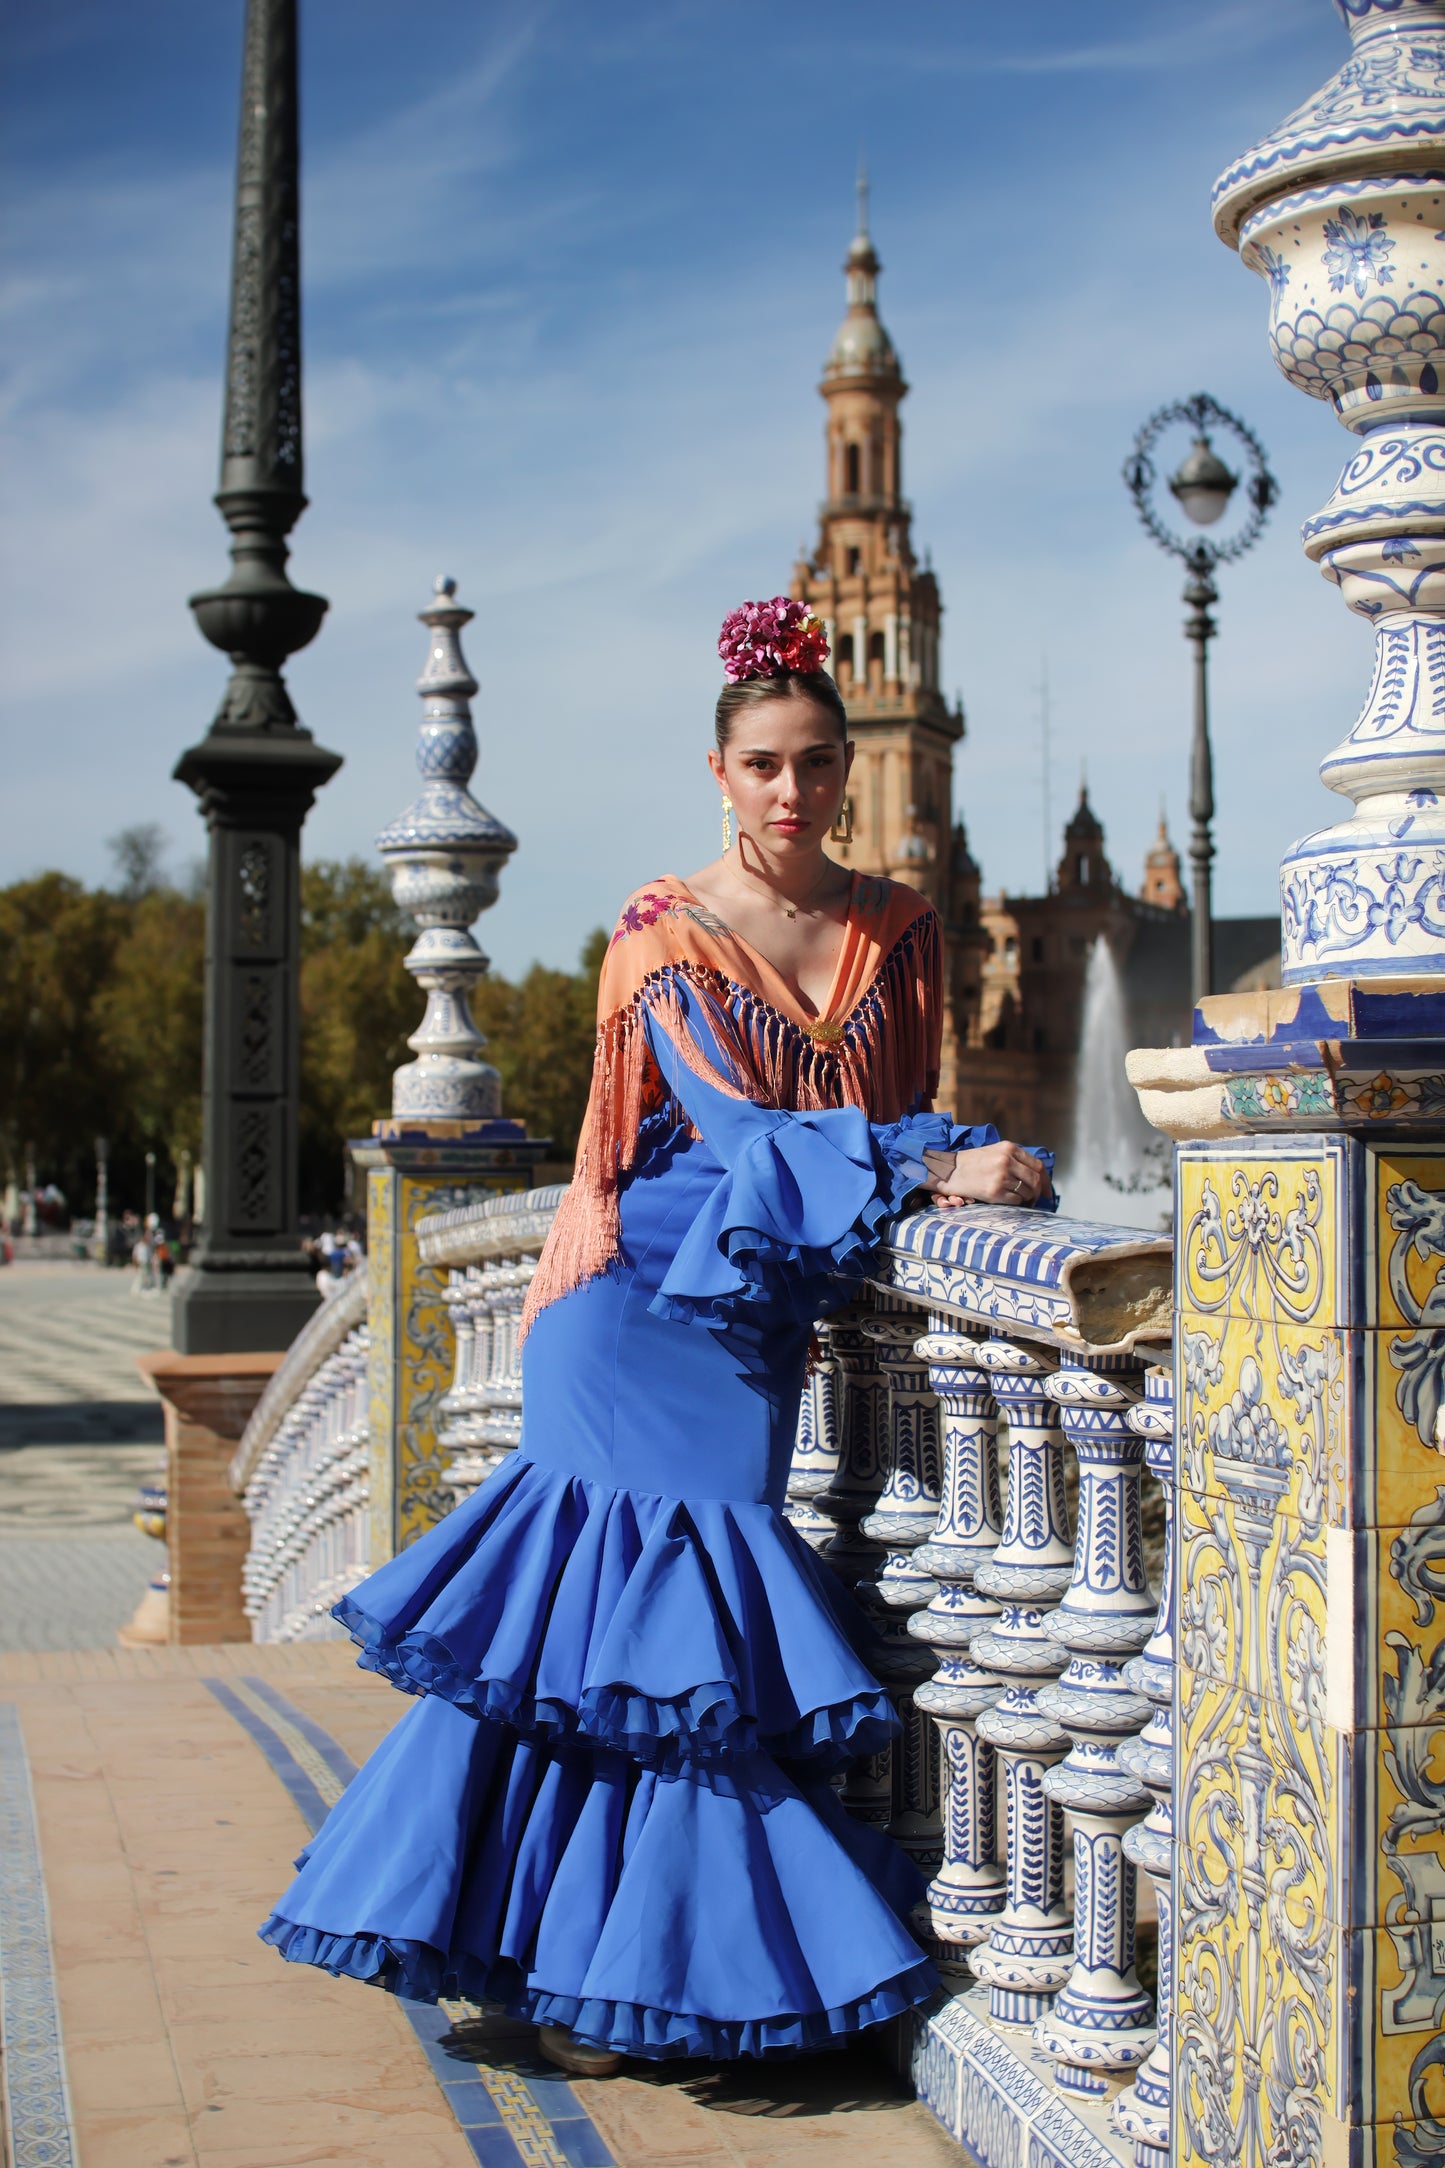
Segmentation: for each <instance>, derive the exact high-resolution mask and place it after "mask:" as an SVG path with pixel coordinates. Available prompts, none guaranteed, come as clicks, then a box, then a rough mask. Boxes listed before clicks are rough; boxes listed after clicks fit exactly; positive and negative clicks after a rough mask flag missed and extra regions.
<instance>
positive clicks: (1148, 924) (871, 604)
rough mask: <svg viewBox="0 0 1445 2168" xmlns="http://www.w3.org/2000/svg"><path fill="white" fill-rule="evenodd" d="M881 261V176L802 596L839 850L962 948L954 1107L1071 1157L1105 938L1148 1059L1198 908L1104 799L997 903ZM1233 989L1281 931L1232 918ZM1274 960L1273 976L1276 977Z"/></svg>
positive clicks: (1225, 956) (955, 969) (1223, 968)
mask: <svg viewBox="0 0 1445 2168" xmlns="http://www.w3.org/2000/svg"><path fill="white" fill-rule="evenodd" d="M880 268H881V266H880V263H879V259H878V254H877V251H876V250H875V248H874V246H873V240H872V236H871V234H870V232H869V225H868V192H867V182H866V179H864V178H862V177H861V176H860V179H859V184H858V231H857V233H856V235H855V236H854V239H853V242H852V245H851V247H850V248H849V250H848V255H847V258H846V260H845V262H844V265H843V273H844V277H845V279H846V281H847V298H848V305H847V312H846V314H845V316H844V318H843V321H842V324H841V325H840V326H839V329H838V334H837V337H836V338H835V339H834V341H833V345H832V348H831V349H830V351H829V354H828V358H827V360H826V362H825V363H824V365H823V375H822V381H821V383H820V384H819V387H818V388H819V391H820V393H821V395H822V398H823V400H824V402H825V404H826V406H827V410H828V412H827V422H826V425H825V494H824V497H823V501H822V503H821V505H820V506H819V512H818V534H817V540H816V542H815V544H814V546H813V550H812V553H811V555H809V556H805V557H802V558H800V559H799V560H798V562H797V563H796V564H795V565H794V567H793V576H792V582H791V587H790V592H791V593H792V594H793V595H794V596H795V597H796V598H797V599H798V600H799V601H803V602H806V603H807V604H808V606H809V608H810V609H811V610H812V611H813V612H814V614H815V615H816V616H817V617H819V618H821V619H822V621H823V624H824V626H825V628H826V630H827V635H828V644H829V646H830V648H831V649H832V653H833V660H832V669H833V671H834V674H835V676H836V678H837V682H838V689H839V691H840V692H841V693H842V695H843V698H844V700H845V702H846V703H847V708H848V719H849V727H850V730H851V733H852V736H853V740H854V742H855V744H856V746H857V755H856V758H855V761H854V767H853V777H852V788H851V793H850V798H849V806H850V809H851V813H852V828H853V833H852V838H851V841H849V842H847V843H841V844H838V845H837V846H836V849H837V852H838V855H839V857H840V858H842V859H844V860H845V861H846V862H847V863H848V864H849V865H853V866H856V867H857V868H858V870H859V871H860V872H863V873H878V874H886V875H888V876H890V877H891V878H892V879H894V880H899V881H907V882H908V883H910V885H911V886H913V887H914V888H918V889H921V890H922V891H923V892H924V894H925V895H927V896H928V897H929V899H930V901H931V902H932V903H933V904H934V905H935V907H936V908H937V910H938V913H939V916H940V918H941V919H942V921H943V926H944V932H945V941H946V955H947V964H946V985H945V998H946V1015H945V1024H944V1046H943V1079H942V1086H941V1094H940V1099H941V1104H943V1105H945V1106H949V1107H951V1108H952V1109H953V1110H954V1111H955V1112H956V1114H957V1116H958V1118H959V1119H960V1120H963V1121H978V1122H982V1121H992V1122H996V1123H997V1124H998V1127H999V1129H1000V1130H1001V1131H1002V1132H1003V1133H1004V1134H1005V1135H1013V1136H1016V1137H1021V1138H1031V1139H1037V1140H1039V1141H1048V1142H1053V1143H1056V1144H1058V1145H1061V1146H1062V1145H1064V1144H1066V1142H1067V1139H1068V1135H1069V1129H1070V1123H1071V1118H1072V1101H1073V1070H1074V1057H1075V1054H1076V1051H1077V1048H1078V1041H1079V1029H1080V1023H1081V1018H1082V1009H1083V991H1084V977H1085V973H1086V971H1087V968H1088V959H1089V952H1090V950H1091V949H1092V947H1093V944H1094V942H1095V940H1096V939H1097V938H1098V937H1099V935H1100V934H1102V935H1103V936H1104V937H1105V938H1106V939H1107V940H1108V941H1109V943H1110V945H1111V946H1112V948H1113V949H1114V953H1115V956H1116V957H1117V959H1118V961H1119V965H1120V969H1121V971H1122V973H1123V975H1124V982H1125V992H1126V998H1127V1000H1128V1004H1129V1011H1130V1024H1131V1027H1132V1028H1133V1030H1134V1032H1135V1034H1136V1037H1137V1038H1138V1040H1139V1041H1140V1042H1142V1043H1146V1044H1151V1043H1152V1044H1154V1045H1160V1044H1170V1043H1179V1042H1181V1041H1185V1040H1187V1038H1188V1034H1189V1018H1190V1003H1189V909H1188V899H1187V897H1186V895H1185V892H1184V885H1183V882H1182V880H1181V878H1180V866H1179V855H1178V853H1177V851H1176V850H1175V849H1174V846H1173V845H1172V843H1171V842H1170V841H1169V837H1168V834H1167V832H1166V830H1165V825H1164V821H1163V818H1162V816H1161V819H1160V823H1159V834H1158V837H1157V839H1156V841H1155V843H1154V844H1153V846H1152V847H1151V849H1150V850H1149V852H1148V855H1147V857H1146V859H1145V864H1144V880H1143V886H1142V889H1141V892H1140V894H1139V895H1137V896H1136V895H1131V894H1130V893H1129V892H1128V891H1127V890H1126V889H1125V888H1124V887H1123V886H1122V884H1121V883H1120V882H1119V880H1118V879H1117V877H1116V875H1115V873H1114V870H1113V868H1112V867H1111V865H1110V863H1109V860H1108V857H1107V854H1106V852H1105V848H1104V830H1103V827H1102V824H1101V823H1100V821H1099V819H1098V816H1097V814H1096V813H1095V812H1094V809H1093V807H1092V806H1091V805H1090V804H1089V799H1088V793H1087V791H1081V793H1080V798H1079V804H1078V807H1077V809H1076V810H1075V812H1074V814H1073V817H1072V819H1071V820H1070V821H1069V823H1068V826H1067V827H1066V829H1065V831H1064V838H1063V845H1064V847H1063V854H1062V856H1061V858H1060V860H1059V865H1058V871H1057V875H1056V877H1055V879H1054V881H1053V883H1052V885H1051V886H1050V889H1049V892H1048V894H1047V895H1043V896H1005V895H998V896H994V897H990V898H987V899H985V898H984V896H983V892H982V875H981V872H980V868H979V866H978V863H977V861H976V860H975V859H974V857H973V855H972V853H971V852H970V850H969V847H968V838H967V835H966V833H965V829H964V825H963V822H962V820H961V819H959V818H958V817H956V815H955V813H954V810H953V751H954V747H955V746H956V745H957V744H958V743H959V742H960V740H961V739H962V738H963V736H964V730H965V723H964V713H963V706H962V702H961V701H959V700H957V699H955V701H954V703H953V705H952V706H950V704H949V702H948V699H947V697H946V695H945V694H944V692H943V690H942V686H941V682H940V651H941V638H940V635H941V629H942V619H943V603H942V598H941V596H940V593H939V586H938V580H937V577H936V575H935V574H934V572H933V569H932V566H931V565H930V563H929V562H928V560H927V558H926V557H925V559H924V561H923V562H922V564H920V563H919V560H918V557H917V555H916V553H915V550H914V545H913V532H912V507H911V506H910V504H909V502H908V500H907V498H906V497H905V496H904V494H903V429H902V422H901V418H900V414H899V408H900V406H901V404H902V401H903V399H904V397H905V396H906V394H907V391H908V385H907V383H906V381H905V379H904V375H903V370H902V367H901V365H900V363H899V360H898V355H897V352H896V351H895V349H894V346H893V342H892V340H891V339H890V338H889V336H888V333H887V331H886V330H885V329H884V326H883V322H882V319H881V318H880V316H879V313H878V273H879V270H880ZM1215 940H1216V958H1217V971H1218V978H1219V984H1220V986H1221V988H1225V987H1229V986H1231V985H1232V984H1233V983H1234V982H1235V980H1236V978H1237V977H1239V976H1240V975H1241V974H1243V975H1244V976H1245V977H1246V978H1247V979H1248V980H1249V982H1250V983H1259V982H1260V980H1261V977H1263V978H1264V979H1265V980H1269V979H1270V977H1271V970H1272V971H1273V979H1274V980H1276V981H1277V977H1278V947H1279V926H1278V922H1277V921H1275V920H1269V919H1244V920H1216V922H1215ZM1271 958H1273V964H1272V965H1271Z"/></svg>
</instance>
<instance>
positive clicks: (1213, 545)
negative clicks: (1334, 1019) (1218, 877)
mask: <svg viewBox="0 0 1445 2168" xmlns="http://www.w3.org/2000/svg"><path fill="white" fill-rule="evenodd" d="M1179 423H1183V424H1184V425H1185V426H1186V427H1188V428H1189V429H1191V430H1192V431H1193V433H1194V443H1193V448H1192V449H1191V450H1190V451H1189V452H1188V453H1187V454H1186V456H1185V457H1184V459H1183V460H1181V462H1180V464H1179V466H1178V468H1177V469H1176V470H1175V472H1174V473H1173V474H1171V475H1170V476H1169V477H1168V486H1169V491H1170V494H1171V495H1172V496H1173V498H1174V500H1175V502H1176V503H1177V504H1178V506H1179V508H1180V510H1181V511H1182V512H1183V514H1184V516H1185V518H1186V519H1188V520H1189V521H1190V522H1191V523H1192V524H1193V525H1194V526H1196V527H1212V526H1214V525H1215V523H1216V522H1217V521H1218V520H1221V519H1222V518H1223V517H1224V514H1225V513H1226V512H1227V511H1228V509H1229V504H1230V499H1231V498H1232V497H1233V495H1234V492H1235V490H1236V489H1237V488H1238V487H1239V484H1240V481H1241V479H1243V480H1244V484H1245V496H1246V498H1247V500H1248V503H1249V513H1248V516H1247V518H1246V519H1245V521H1244V523H1243V525H1242V526H1241V527H1239V529H1238V530H1237V531H1236V532H1235V533H1234V534H1233V535H1232V536H1230V537H1229V538H1227V539H1226V540H1224V541H1222V542H1217V541H1213V540H1210V539H1208V538H1206V537H1205V536H1203V535H1200V536H1198V537H1196V538H1195V539H1194V540H1192V541H1190V540H1188V539H1186V538H1185V537H1184V536H1182V535H1179V534H1176V533H1175V532H1174V530H1173V528H1171V527H1170V526H1168V525H1167V524H1166V522H1165V521H1164V520H1163V519H1161V518H1160V516H1159V512H1158V509H1157V507H1156V504H1155V493H1156V490H1157V488H1158V476H1157V475H1156V473H1155V469H1154V461H1153V456H1152V455H1153V450H1154V446H1155V444H1156V442H1157V441H1158V439H1159V437H1160V436H1161V435H1162V434H1163V432H1164V431H1165V430H1166V429H1169V428H1172V427H1174V426H1175V425H1177V424H1179ZM1221 429H1222V430H1225V431H1227V432H1228V434H1229V435H1230V436H1232V437H1233V438H1234V440H1235V442H1236V443H1237V444H1238V445H1239V446H1240V448H1241V451H1242V452H1243V455H1244V468H1245V472H1244V476H1243V477H1241V476H1240V475H1238V474H1233V473H1231V472H1230V470H1229V468H1228V467H1227V466H1226V465H1225V464H1224V461H1223V460H1222V459H1221V458H1220V457H1219V455H1218V453H1217V452H1216V451H1215V449H1214V446H1213V444H1212V443H1211V442H1210V434H1211V432H1212V431H1213V432H1217V431H1219V430H1221ZM1124 482H1125V486H1126V488H1127V489H1128V491H1129V494H1130V496H1131V497H1132V498H1133V499H1134V505H1135V509H1136V510H1137V511H1138V514H1139V517H1140V519H1142V520H1143V522H1144V525H1145V526H1146V527H1147V528H1148V530H1149V532H1150V534H1151V535H1152V536H1153V537H1154V540H1155V541H1156V542H1157V543H1158V544H1159V547H1160V548H1161V549H1164V550H1167V551H1168V552H1169V554H1170V556H1171V557H1177V558H1178V559H1179V560H1180V562H1181V563H1182V564H1183V565H1184V567H1185V570H1186V572H1187V574H1188V577H1187V578H1186V580H1185V582H1184V601H1185V603H1186V604H1187V605H1188V609H1189V615H1188V616H1187V617H1186V618H1185V620H1184V637H1185V638H1186V640H1188V641H1189V642H1190V643H1191V644H1192V646H1193V649H1194V743H1193V750H1192V754H1191V758H1190V765H1189V818H1190V821H1191V823H1192V827H1191V830H1190V837H1189V863H1190V866H1191V868H1192V870H1193V875H1194V878H1193V883H1192V886H1191V895H1190V901H1191V905H1192V917H1191V924H1190V974H1189V976H1190V987H1191V998H1192V999H1193V1000H1194V1001H1196V1002H1197V1001H1199V1000H1200V999H1201V998H1202V997H1203V996H1204V995H1205V994H1210V993H1213V991H1214V873H1213V863H1214V838H1213V835H1212V833H1211V827H1212V823H1213V820H1214V756H1213V754H1212V752H1211V750H1210V744H1209V641H1210V638H1211V636H1212V635H1213V633H1214V630H1215V625H1214V619H1213V618H1212V617H1211V616H1210V614H1209V612H1210V610H1211V608H1212V607H1213V605H1214V604H1215V603H1216V602H1217V601H1218V600H1219V593H1218V590H1217V588H1216V587H1215V585H1214V568H1215V566H1216V565H1223V564H1231V563H1232V562H1233V561H1234V559H1235V558H1236V557H1242V556H1243V555H1244V552H1245V551H1246V550H1247V549H1248V548H1249V547H1250V545H1251V544H1252V543H1253V542H1254V541H1255V540H1256V539H1257V537H1258V535H1259V531H1260V529H1261V528H1262V527H1263V525H1264V523H1265V520H1266V518H1267V517H1268V515H1269V508H1270V506H1271V505H1272V504H1273V503H1274V501H1275V498H1276V497H1277V496H1278V494H1279V488H1278V485H1277V483H1276V482H1275V479H1274V476H1273V475H1272V474H1271V473H1270V471H1269V468H1268V467H1267V466H1266V464H1265V457H1264V447H1263V445H1262V444H1261V443H1260V441H1259V439H1258V437H1257V436H1256V435H1255V434H1254V431H1253V430H1252V429H1249V428H1247V427H1246V425H1245V424H1244V423H1243V422H1242V421H1240V419H1239V418H1238V416H1237V415H1234V414H1231V413H1230V412H1229V410H1228V409H1227V408H1226V407H1222V406H1219V405H1218V404H1217V403H1216V402H1215V401H1214V400H1213V399H1211V398H1210V397H1209V395H1208V393H1207V392H1196V393H1195V395H1194V397H1193V398H1192V399H1183V400H1180V401H1179V402H1178V403H1177V404H1176V405H1174V406H1167V407H1161V408H1160V410H1159V412H1158V413H1157V414H1155V415H1153V416H1151V418H1150V419H1149V420H1148V421H1147V422H1146V423H1145V424H1144V427H1143V428H1142V429H1141V430H1140V432H1139V434H1138V436H1137V437H1136V438H1135V439H1134V449H1133V451H1132V452H1131V453H1130V454H1129V458H1128V460H1127V462H1126V463H1125V467H1124Z"/></svg>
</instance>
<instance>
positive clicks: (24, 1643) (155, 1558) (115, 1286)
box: [0, 1262, 170, 1649]
mask: <svg viewBox="0 0 1445 2168" xmlns="http://www.w3.org/2000/svg"><path fill="white" fill-rule="evenodd" d="M133 1284H134V1282H133V1275H132V1274H131V1273H130V1272H129V1271H110V1272H104V1271H101V1270H100V1268H99V1267H98V1266H95V1265H83V1264H74V1263H69V1262H57V1263H50V1262H44V1263H23V1264H15V1265H10V1266H7V1267H5V1268H4V1269H3V1270H0V1649H66V1648H107V1647H111V1646H113V1645H114V1642H115V1634H116V1628H117V1627H119V1626H121V1625H123V1624H124V1623H125V1621H126V1620H127V1619H128V1618H129V1617H130V1616H131V1613H132V1612H133V1611H134V1610H135V1607H136V1604H137V1603H138V1602H139V1600H140V1596H141V1593H142V1591H143V1590H144V1588H145V1585H146V1582H147V1581H148V1580H149V1578H150V1576H151V1574H152V1573H154V1572H155V1571H156V1570H157V1569H158V1568H159V1567H160V1566H162V1565H163V1564H164V1558H163V1555H162V1552H161V1549H160V1546H159V1545H158V1544H156V1543H154V1542H152V1541H151V1540H150V1538H149V1537H147V1536H143V1535H141V1534H140V1532H139V1531H138V1530H137V1529H136V1528H134V1527H133V1526H132V1525H131V1518H130V1516H131V1512H132V1509H133V1507H134V1505H135V1494H136V1489H137V1486H138V1485H139V1484H140V1483H141V1482H143V1481H145V1480H146V1479H147V1478H149V1477H151V1476H153V1475H154V1474H155V1473H156V1472H157V1470H158V1469H159V1468H160V1467H161V1464H162V1451H161V1438H162V1421H161V1408H160V1403H159V1402H158V1401H157V1399H156V1397H155V1394H154V1393H153V1392H152V1390H151V1388H150V1387H149V1386H148V1385H147V1384H146V1383H145V1381H144V1379H143V1378H141V1377H140V1375H139V1374H138V1373H137V1371H136V1368H135V1357H136V1356H137V1355H138V1354H142V1353H144V1352H145V1351H146V1350H147V1349H149V1348H156V1347H164V1346H166V1345H167V1344H168V1342H169V1340H170V1304H169V1299H168V1298H167V1297H165V1296H160V1295H140V1296H137V1295H134V1294H132V1293H131V1288H132V1286H133Z"/></svg>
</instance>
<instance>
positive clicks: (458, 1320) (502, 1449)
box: [437, 1257, 536, 1504]
mask: <svg viewBox="0 0 1445 2168" xmlns="http://www.w3.org/2000/svg"><path fill="white" fill-rule="evenodd" d="M535 1270H536V1262H535V1259H533V1258H530V1257H528V1258H510V1257H501V1258H497V1259H494V1260H493V1261H491V1262H489V1263H488V1264H486V1265H467V1266H464V1267H463V1268H462V1269H461V1270H455V1269H454V1270H453V1271H452V1273H451V1274H450V1284H449V1286H448V1289H447V1295H446V1302H447V1311H448V1314H449V1316H450V1317H451V1318H452V1320H453V1325H454V1330H455V1334H456V1364H455V1371H454V1374H453V1378H452V1383H451V1385H450V1387H449V1388H448V1390H447V1391H446V1393H444V1394H443V1396H442V1399H441V1401H440V1403H439V1405H438V1409H437V1442H438V1444H439V1445H440V1446H441V1448H442V1450H443V1452H444V1453H446V1454H447V1455H448V1456H449V1458H448V1461H447V1471H446V1482H447V1488H448V1490H449V1491H450V1492H451V1494H452V1498H453V1501H454V1503H456V1504H460V1503H461V1501H462V1499H463V1498H467V1497H470V1495H471V1493H472V1492H473V1491H474V1490H475V1489H476V1487H477V1485H478V1484H479V1483H482V1482H484V1481H485V1480H486V1478H487V1476H488V1475H490V1473H491V1471H492V1469H493V1468H495V1467H496V1466H497V1465H498V1464H499V1462H501V1461H502V1460H504V1459H505V1458H506V1456H507V1454H508V1453H510V1452H513V1451H515V1449H516V1447H517V1445H518V1443H519V1442H520V1439H521V1434H522V1365H521V1352H520V1349H519V1348H518V1346H517V1325H518V1322H519V1320H520V1317H521V1311H522V1305H523V1303H524V1301H525V1300H526V1294H527V1285H528V1282H529V1281H530V1279H531V1277H532V1274H533V1273H534V1272H535Z"/></svg>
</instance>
